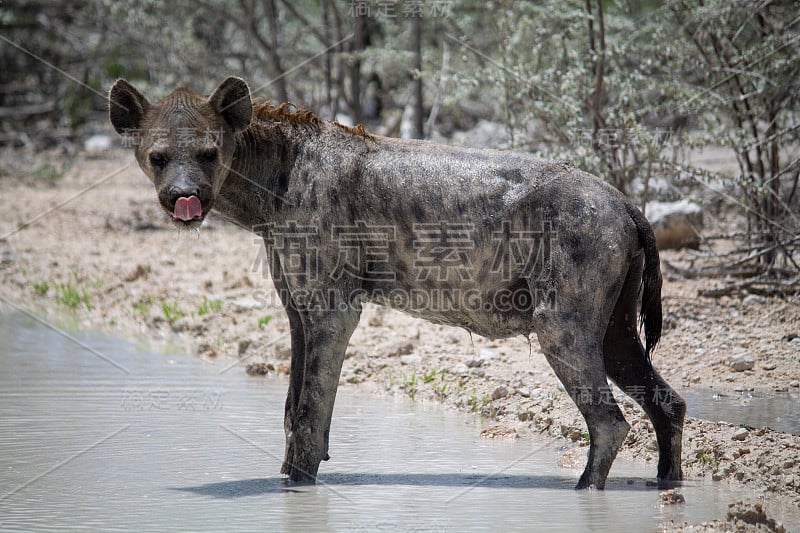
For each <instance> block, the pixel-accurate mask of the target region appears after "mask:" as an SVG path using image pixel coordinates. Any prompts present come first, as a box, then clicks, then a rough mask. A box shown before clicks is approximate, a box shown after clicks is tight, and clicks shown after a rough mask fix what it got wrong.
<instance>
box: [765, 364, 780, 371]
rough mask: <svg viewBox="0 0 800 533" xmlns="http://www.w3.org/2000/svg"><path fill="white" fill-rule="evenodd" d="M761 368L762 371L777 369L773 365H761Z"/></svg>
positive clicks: (776, 366)
mask: <svg viewBox="0 0 800 533" xmlns="http://www.w3.org/2000/svg"><path fill="white" fill-rule="evenodd" d="M761 368H763V369H764V370H775V369H776V368H778V365H776V364H775V363H764V364H763V365H761Z"/></svg>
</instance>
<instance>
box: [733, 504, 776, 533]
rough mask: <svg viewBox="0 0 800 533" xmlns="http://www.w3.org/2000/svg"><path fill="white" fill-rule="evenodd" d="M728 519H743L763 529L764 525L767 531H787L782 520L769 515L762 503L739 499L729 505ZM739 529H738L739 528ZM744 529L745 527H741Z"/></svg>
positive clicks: (736, 520)
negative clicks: (779, 520) (778, 520)
mask: <svg viewBox="0 0 800 533" xmlns="http://www.w3.org/2000/svg"><path fill="white" fill-rule="evenodd" d="M728 520H729V521H731V522H738V521H742V522H744V523H746V524H750V525H753V526H757V529H758V530H760V529H761V527H760V526H761V525H764V526H765V528H764V529H766V530H767V531H774V532H775V533H786V528H784V527H783V525H782V524H781V523H780V522H777V521H776V520H775V519H773V518H769V517H768V516H767V512H766V510H765V509H764V507H763V506H762V505H761V504H760V503H745V502H742V501H738V502H736V503H732V504H730V505H729V506H728ZM737 530H738V529H737ZM741 530H744V528H741Z"/></svg>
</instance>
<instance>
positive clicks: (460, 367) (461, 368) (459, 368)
mask: <svg viewBox="0 0 800 533" xmlns="http://www.w3.org/2000/svg"><path fill="white" fill-rule="evenodd" d="M467 372H469V367H468V366H467V365H465V364H464V363H456V364H455V365H453V368H451V369H450V373H451V374H466V373H467Z"/></svg>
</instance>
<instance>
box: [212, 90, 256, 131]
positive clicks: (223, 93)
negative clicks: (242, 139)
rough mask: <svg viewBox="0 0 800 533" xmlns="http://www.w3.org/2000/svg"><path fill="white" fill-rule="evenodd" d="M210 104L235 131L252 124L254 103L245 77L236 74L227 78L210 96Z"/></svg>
mask: <svg viewBox="0 0 800 533" xmlns="http://www.w3.org/2000/svg"><path fill="white" fill-rule="evenodd" d="M208 104H209V105H210V106H211V109H213V110H214V111H215V112H217V113H219V115H220V116H222V118H223V119H225V122H227V123H228V126H230V128H231V129H232V130H233V131H234V132H238V131H242V130H244V129H246V128H247V126H249V125H250V119H251V118H252V116H253V103H252V102H251V101H250V88H249V87H247V84H246V83H245V82H244V80H243V79H241V78H236V77H234V76H231V77H229V78H226V79H225V81H223V82H222V83H220V84H219V87H217V88H216V89H215V90H214V92H213V93H211V96H209V97H208Z"/></svg>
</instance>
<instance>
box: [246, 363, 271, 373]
mask: <svg viewBox="0 0 800 533" xmlns="http://www.w3.org/2000/svg"><path fill="white" fill-rule="evenodd" d="M245 372H247V375H248V376H266V375H267V374H269V373H270V372H275V367H274V366H272V364H271V363H250V364H249V365H247V366H246V367H245Z"/></svg>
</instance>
